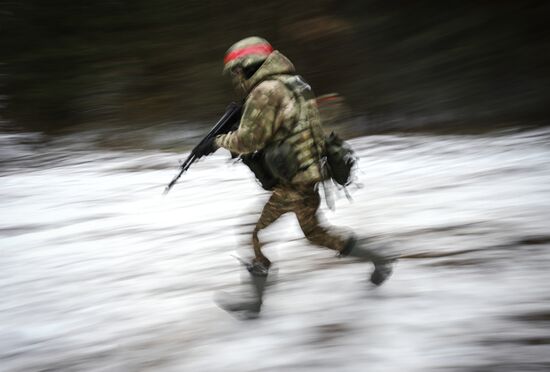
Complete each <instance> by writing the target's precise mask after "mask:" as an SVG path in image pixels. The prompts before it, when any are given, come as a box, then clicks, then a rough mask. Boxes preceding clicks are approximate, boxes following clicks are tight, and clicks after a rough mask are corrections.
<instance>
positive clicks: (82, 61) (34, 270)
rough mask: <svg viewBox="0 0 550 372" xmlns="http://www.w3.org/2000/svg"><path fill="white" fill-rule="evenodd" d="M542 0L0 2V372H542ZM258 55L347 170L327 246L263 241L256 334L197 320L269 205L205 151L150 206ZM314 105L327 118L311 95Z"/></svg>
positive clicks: (545, 35) (545, 40)
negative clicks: (365, 256) (391, 258)
mask: <svg viewBox="0 0 550 372" xmlns="http://www.w3.org/2000/svg"><path fill="white" fill-rule="evenodd" d="M549 15H550V3H549V2H547V1H534V0H532V1H466V0H464V1H435V0H419V1H414V2H413V1H397V0H395V1H383V0H362V1H355V0H339V1H332V0H319V1H287V0H281V1H276V2H275V1H263V2H261V1H248V0H244V1H209V0H202V1H192V0H187V1H182V0H178V1H176V0H156V1H144V0H133V1H123V0H95V1H75V0H72V1H68V0H49V1H38V0H27V1H17V0H0V299H1V301H0V371H2V372H4V371H7V372H29V371H30V372H35V371H36V372H39V371H40V372H46V371H55V372H57V371H62V372H65V371H78V372H82V371H86V372H88V371H122V372H134V371H155V372H159V371H161V372H168V371H178V372H180V371H197V370H201V371H239V372H242V371H365V370H369V371H381V372H388V371H400V372H401V371H406V372H414V371H422V372H425V371H445V372H454V371H472V372H473V371H476V372H479V371H495V372H496V371H498V372H503V371H504V372H507V371H509V372H518V371H537V372H538V371H548V370H550V337H549V334H550V333H549V331H550V284H549V283H550V271H549V270H548V267H549V264H550V253H549V252H550V234H549V232H548V231H549V230H548V221H550V128H549V127H548V123H549V121H548V114H549V110H550V109H549V107H550V106H549V105H548V102H550V100H549V98H550V71H549V69H550V67H549V66H550V52H549V50H550V48H549V47H550V45H549V44H550V33H549V31H548V19H549ZM251 35H258V36H261V37H264V38H266V39H268V40H269V41H270V42H271V43H272V44H273V45H274V47H275V48H277V49H279V50H281V51H282V52H283V53H284V54H285V55H287V56H288V57H289V58H290V59H291V60H292V61H293V62H294V64H295V65H296V67H297V70H298V72H299V73H300V74H302V75H303V76H304V77H305V79H306V80H307V81H308V82H309V83H311V85H312V86H313V88H314V90H315V91H316V93H317V94H318V95H328V96H325V97H329V98H334V99H328V100H325V102H330V103H329V104H326V105H325V106H322V107H321V109H322V114H323V120H324V123H325V125H326V126H327V129H331V128H336V129H337V130H338V133H340V134H341V135H343V136H344V137H346V138H348V139H349V142H350V143H351V145H352V146H353V148H354V150H355V151H356V154H357V156H358V157H359V168H358V171H357V174H356V175H357V180H356V182H355V183H354V184H353V185H352V186H350V187H349V188H348V190H347V191H348V192H349V194H350V195H351V197H352V202H349V201H348V200H347V198H346V197H345V194H344V192H343V191H342V190H335V196H336V210H335V211H330V210H328V209H327V208H326V207H325V204H324V203H323V204H322V207H321V211H322V213H323V214H324V218H325V220H326V221H327V222H329V223H331V224H333V225H336V226H340V227H341V228H342V229H352V230H354V231H355V232H356V233H357V234H359V235H360V236H361V237H368V238H370V242H372V248H373V249H379V250H380V251H381V252H385V253H389V254H395V255H398V256H399V257H400V259H399V261H398V262H397V265H396V267H395V271H394V274H393V276H392V277H391V278H390V280H389V281H388V282H387V283H385V284H384V286H382V287H381V288H378V289H376V290H373V289H372V288H370V287H369V286H368V282H367V278H368V275H369V274H370V270H371V267H370V266H369V265H368V264H365V263H359V262H354V261H352V260H346V259H337V258H335V257H334V253H333V252H328V251H326V250H322V249H317V248H315V247H312V246H311V245H309V243H308V242H307V241H305V240H304V238H303V236H302V234H301V232H300V230H299V227H298V225H297V222H296V220H295V218H294V216H291V215H287V216H284V217H282V218H281V219H280V221H278V222H277V223H275V224H274V225H273V226H272V227H271V228H270V229H269V230H268V231H266V232H265V234H264V235H262V238H263V240H264V241H265V242H266V245H265V247H264V251H265V253H266V254H267V256H268V257H270V259H271V260H272V261H273V262H275V269H274V270H273V271H272V274H270V279H269V280H270V283H269V284H270V285H269V287H268V289H267V293H266V297H265V300H264V310H263V313H262V314H261V317H260V318H259V319H256V320H254V321H252V322H241V321H238V320H236V319H234V318H233V317H231V316H230V315H229V314H226V313H225V312H224V311H222V310H221V309H219V308H218V307H217V306H216V305H215V303H214V302H213V301H212V297H213V295H214V294H215V293H218V292H219V291H229V292H231V291H233V290H236V289H238V288H240V285H241V283H240V271H241V268H240V266H239V264H238V263H237V261H236V260H235V259H234V258H233V257H231V255H232V254H239V255H242V256H243V257H245V258H246V257H247V256H249V255H250V253H251V251H250V249H248V243H249V241H250V230H251V227H252V226H253V224H254V222H255V221H256V219H257V218H258V213H259V211H260V209H261V207H262V205H263V203H264V202H265V201H266V199H267V197H268V196H269V195H267V194H266V192H264V191H263V190H262V189H261V188H260V187H259V186H258V185H257V183H256V182H255V180H254V178H253V177H252V175H251V173H250V172H249V171H248V170H247V169H246V168H245V167H244V166H243V165H242V164H239V163H234V162H233V161H231V160H230V156H229V154H228V153H227V152H226V151H223V150H219V151H218V152H216V153H215V154H213V155H212V156H209V157H207V158H204V159H201V161H199V162H197V163H195V164H193V166H192V167H191V168H190V169H189V171H188V172H187V173H186V174H184V176H183V177H182V178H181V180H180V182H179V183H178V184H177V185H176V186H175V187H174V188H173V189H172V191H171V192H170V194H168V195H167V196H166V197H162V196H161V194H162V191H163V189H164V186H165V185H166V184H167V183H168V182H169V181H170V180H171V179H172V177H173V176H174V175H175V174H176V172H177V170H178V161H179V160H181V159H182V158H184V157H185V156H186V155H187V153H188V151H189V149H190V148H191V146H192V145H194V144H196V143H197V142H198V141H199V139H200V138H201V137H202V136H204V135H205V134H206V133H207V131H208V130H209V129H210V127H211V126H212V125H213V122H214V121H215V120H216V119H217V118H219V116H220V115H221V114H222V113H223V111H224V109H225V107H226V105H227V104H228V103H229V102H230V101H231V100H235V98H236V97H235V96H234V95H233V89H232V87H231V86H230V81H229V79H227V78H226V77H223V76H222V74H221V71H222V60H223V55H224V53H225V51H226V49H227V48H228V47H229V46H230V45H231V44H233V43H234V42H236V41H238V40H239V39H241V38H244V37H247V36H251ZM335 93H336V94H337V95H334V94H335Z"/></svg>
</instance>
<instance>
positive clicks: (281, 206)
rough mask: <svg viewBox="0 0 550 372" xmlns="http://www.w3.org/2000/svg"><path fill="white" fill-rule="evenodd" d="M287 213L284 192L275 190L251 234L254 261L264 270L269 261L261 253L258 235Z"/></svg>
mask: <svg viewBox="0 0 550 372" xmlns="http://www.w3.org/2000/svg"><path fill="white" fill-rule="evenodd" d="M287 212H289V206H288V202H287V201H286V200H285V197H284V190H279V189H275V190H274V191H273V193H272V194H271V197H270V198H269V200H268V201H267V203H266V204H265V206H264V208H263V210H262V213H261V215H260V218H259V220H258V222H257V223H256V226H255V227H254V231H253V232H252V247H253V248H254V255H255V259H254V260H255V261H256V262H259V263H261V264H262V265H264V266H265V267H266V268H268V267H269V266H270V265H271V262H270V261H269V259H268V258H267V257H266V256H265V255H264V254H263V253H262V243H261V242H260V240H259V238H258V233H259V232H260V231H261V230H263V229H265V228H266V227H268V226H269V225H271V224H272V223H273V222H275V221H276V220H277V219H278V218H279V217H281V216H282V215H283V214H285V213H287Z"/></svg>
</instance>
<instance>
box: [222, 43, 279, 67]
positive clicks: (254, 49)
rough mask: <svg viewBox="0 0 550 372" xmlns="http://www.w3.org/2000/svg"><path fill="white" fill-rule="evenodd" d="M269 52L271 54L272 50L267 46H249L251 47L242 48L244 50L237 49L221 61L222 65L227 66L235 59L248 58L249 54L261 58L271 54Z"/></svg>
mask: <svg viewBox="0 0 550 372" xmlns="http://www.w3.org/2000/svg"><path fill="white" fill-rule="evenodd" d="M271 52H273V48H272V47H271V45H269V44H256V45H251V46H248V47H244V48H241V49H237V50H234V51H232V52H229V53H228V54H227V55H226V56H225V58H224V59H223V63H224V64H228V63H229V62H231V61H233V60H235V59H237V58H241V57H246V56H249V55H251V54H259V55H262V56H268V55H270V54H271Z"/></svg>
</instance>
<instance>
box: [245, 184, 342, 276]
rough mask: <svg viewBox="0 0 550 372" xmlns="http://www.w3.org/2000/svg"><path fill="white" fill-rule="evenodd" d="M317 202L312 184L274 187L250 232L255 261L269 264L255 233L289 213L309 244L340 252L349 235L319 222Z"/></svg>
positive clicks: (319, 200) (316, 194) (319, 199)
mask: <svg viewBox="0 0 550 372" xmlns="http://www.w3.org/2000/svg"><path fill="white" fill-rule="evenodd" d="M320 203H321V198H320V196H319V191H318V190H317V189H316V188H315V185H303V186H276V187H275V188H274V189H273V193H272V194H271V197H270V198H269V200H268V201H267V203H266V204H265V206H264V208H263V210H262V213H261V215H260V219H259V220H258V222H257V223H256V226H255V228H254V232H253V234H252V245H253V247H254V254H255V256H256V258H255V260H256V261H259V262H261V263H263V264H264V265H266V266H268V267H269V265H270V261H269V259H268V258H267V257H265V256H264V255H263V253H262V243H261V242H260V240H259V238H258V233H259V232H260V231H261V230H262V229H265V228H266V227H268V226H269V225H271V224H272V223H273V222H275V221H276V220H277V219H278V218H279V217H281V216H282V215H283V214H285V213H288V212H294V213H295V214H296V217H297V218H298V223H299V224H300V228H301V229H302V232H303V233H304V235H305V237H306V238H307V240H309V241H310V242H311V243H313V244H315V245H318V246H322V247H326V248H329V249H332V250H335V251H338V252H340V251H342V249H344V247H345V245H346V242H347V240H348V238H347V237H343V236H340V235H339V234H336V233H334V232H330V231H329V230H328V228H327V227H324V226H322V225H321V223H320V221H319V217H320V216H319V213H318V209H319V205H320Z"/></svg>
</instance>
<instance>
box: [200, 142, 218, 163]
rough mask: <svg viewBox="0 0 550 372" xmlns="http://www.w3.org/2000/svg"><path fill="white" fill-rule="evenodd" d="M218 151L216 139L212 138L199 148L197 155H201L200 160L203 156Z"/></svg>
mask: <svg viewBox="0 0 550 372" xmlns="http://www.w3.org/2000/svg"><path fill="white" fill-rule="evenodd" d="M217 149H218V145H216V138H215V137H211V138H209V139H207V140H206V141H204V142H203V143H201V144H200V145H199V146H198V147H197V153H198V155H199V158H202V157H203V156H207V155H210V154H212V153H213V152H215V151H216V150H217Z"/></svg>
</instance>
